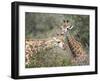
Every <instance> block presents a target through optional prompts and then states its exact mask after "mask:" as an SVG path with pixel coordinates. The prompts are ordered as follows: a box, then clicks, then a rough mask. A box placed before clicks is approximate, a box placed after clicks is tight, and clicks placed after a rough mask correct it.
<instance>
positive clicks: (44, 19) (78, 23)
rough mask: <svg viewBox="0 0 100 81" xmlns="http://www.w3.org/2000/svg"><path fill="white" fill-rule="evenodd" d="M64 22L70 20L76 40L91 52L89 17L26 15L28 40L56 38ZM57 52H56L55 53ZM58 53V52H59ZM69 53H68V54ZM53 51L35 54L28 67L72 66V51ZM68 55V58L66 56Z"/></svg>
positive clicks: (46, 14)
mask: <svg viewBox="0 0 100 81" xmlns="http://www.w3.org/2000/svg"><path fill="white" fill-rule="evenodd" d="M63 20H69V21H70V23H71V24H72V25H73V26H74V28H73V29H72V30H70V34H71V35H73V36H74V37H75V38H76V40H78V41H80V42H81V43H82V45H83V46H84V48H85V49H86V51H88V50H89V22H90V21H89V15H73V14H56V13H31V12H26V13H25V37H26V39H45V38H49V37H53V36H56V33H59V32H60V26H61V25H62V23H63ZM54 51H56V52H54ZM57 51H58V52H57ZM66 51H67V52H66ZM66 51H62V50H61V49H59V50H58V49H55V48H54V49H51V50H47V51H41V52H38V54H34V56H33V58H32V61H31V64H30V65H29V66H26V67H50V66H67V65H71V64H70V61H69V58H70V53H71V52H70V51H69V52H68V50H66ZM66 55H68V56H66Z"/></svg>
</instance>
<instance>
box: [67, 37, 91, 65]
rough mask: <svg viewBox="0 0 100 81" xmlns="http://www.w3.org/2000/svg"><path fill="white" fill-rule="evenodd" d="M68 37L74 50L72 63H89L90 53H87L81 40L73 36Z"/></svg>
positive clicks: (69, 43)
mask: <svg viewBox="0 0 100 81" xmlns="http://www.w3.org/2000/svg"><path fill="white" fill-rule="evenodd" d="M67 38H68V45H69V47H70V49H71V51H72V60H71V63H72V64H73V65H87V64H89V61H88V60H89V59H88V54H86V52H85V50H84V49H83V46H82V44H81V43H80V42H79V41H77V40H76V39H75V38H74V37H73V36H70V37H67Z"/></svg>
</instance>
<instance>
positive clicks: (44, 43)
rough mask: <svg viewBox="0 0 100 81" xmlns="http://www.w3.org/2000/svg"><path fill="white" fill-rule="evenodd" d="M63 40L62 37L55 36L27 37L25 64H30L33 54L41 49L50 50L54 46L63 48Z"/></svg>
mask: <svg viewBox="0 0 100 81" xmlns="http://www.w3.org/2000/svg"><path fill="white" fill-rule="evenodd" d="M63 45H64V43H63V41H62V40H61V38H58V37H53V38H50V39H38V40H37V39H34V40H33V39H26V40H25V64H26V65H29V64H30V59H31V58H32V56H33V54H37V53H38V52H40V51H41V50H49V49H52V48H53V47H60V48H63Z"/></svg>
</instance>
